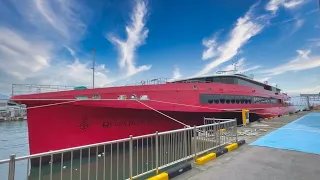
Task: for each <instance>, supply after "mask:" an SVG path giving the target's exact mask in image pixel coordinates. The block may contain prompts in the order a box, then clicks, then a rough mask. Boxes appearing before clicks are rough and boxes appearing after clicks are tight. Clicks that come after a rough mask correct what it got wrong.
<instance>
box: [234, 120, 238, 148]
mask: <svg viewBox="0 0 320 180" xmlns="http://www.w3.org/2000/svg"><path fill="white" fill-rule="evenodd" d="M234 120H235V122H234V133H235V134H236V142H238V130H237V125H238V122H237V118H234Z"/></svg>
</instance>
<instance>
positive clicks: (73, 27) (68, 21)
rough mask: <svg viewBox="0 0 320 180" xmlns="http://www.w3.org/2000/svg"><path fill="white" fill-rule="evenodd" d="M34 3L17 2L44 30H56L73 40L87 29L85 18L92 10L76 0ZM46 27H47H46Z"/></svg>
mask: <svg viewBox="0 0 320 180" xmlns="http://www.w3.org/2000/svg"><path fill="white" fill-rule="evenodd" d="M32 2H33V4H30V3H28V4H27V3H26V4H24V3H21V2H20V1H19V2H17V3H16V4H15V5H16V6H17V7H18V9H19V10H20V12H21V13H23V15H24V16H27V17H28V19H29V21H30V22H31V23H33V24H34V25H36V26H37V27H40V28H41V29H43V30H46V31H49V32H53V31H52V30H55V31H56V32H53V33H57V34H59V35H60V36H61V37H62V38H64V39H66V40H67V41H72V40H75V39H79V38H81V37H82V35H83V34H84V32H85V31H86V25H85V22H84V21H85V19H86V17H90V15H89V14H90V13H89V12H90V10H89V9H88V8H87V7H86V6H83V5H82V4H81V2H79V1H74V0H65V1H62V0H58V1H54V0H32ZM45 27H46V28H45Z"/></svg>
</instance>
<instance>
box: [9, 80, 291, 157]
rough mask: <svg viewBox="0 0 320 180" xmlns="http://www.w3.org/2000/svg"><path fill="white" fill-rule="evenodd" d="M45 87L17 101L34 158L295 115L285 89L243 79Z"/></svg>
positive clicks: (16, 97)
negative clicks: (245, 116)
mask: <svg viewBox="0 0 320 180" xmlns="http://www.w3.org/2000/svg"><path fill="white" fill-rule="evenodd" d="M17 87H18V85H15V86H14V88H15V89H13V93H14V91H17V89H16V88H17ZM40 87H42V89H43V88H51V87H45V86H37V89H38V90H39V92H38V93H34V94H24V95H14V96H12V97H11V100H13V101H15V102H18V103H22V104H26V105H27V107H28V109H27V115H28V132H29V147H30V154H35V153H41V152H46V151H50V150H58V149H63V148H70V147H75V146H81V145H87V144H92V143H99V142H105V141H110V140H115V139H120V138H127V137H129V136H130V135H133V136H137V135H143V134H150V133H154V132H156V131H167V130H172V129H177V128H182V127H183V126H184V125H190V126H193V125H201V124H203V118H204V117H216V118H237V120H238V123H241V121H242V120H241V110H242V109H248V110H249V111H250V121H251V120H256V119H258V118H266V117H274V116H279V115H282V114H288V113H290V112H294V111H295V108H294V107H293V106H291V105H290V104H289V103H288V100H290V97H289V96H288V95H287V94H284V93H281V92H280V89H279V88H277V87H273V86H271V85H268V84H266V83H261V82H258V81H255V80H253V79H252V78H249V77H248V76H245V75H243V74H233V75H215V76H206V77H195V78H189V79H181V80H177V81H173V82H163V81H162V80H161V79H154V80H151V81H148V82H141V84H139V85H129V86H120V87H106V88H95V89H86V88H82V89H81V88H80V89H79V88H78V89H77V88H76V89H75V90H67V91H59V92H45V93H41V92H40V90H41V89H40ZM29 88H31V85H30V86H29Z"/></svg>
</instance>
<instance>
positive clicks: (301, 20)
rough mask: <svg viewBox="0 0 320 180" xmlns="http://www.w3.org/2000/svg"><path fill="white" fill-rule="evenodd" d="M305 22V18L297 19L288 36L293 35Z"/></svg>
mask: <svg viewBox="0 0 320 180" xmlns="http://www.w3.org/2000/svg"><path fill="white" fill-rule="evenodd" d="M303 24H304V19H296V21H295V23H294V25H293V28H291V32H290V33H288V36H291V35H293V34H294V33H295V32H297V31H298V30H299V29H300V28H301V27H302V26H303Z"/></svg>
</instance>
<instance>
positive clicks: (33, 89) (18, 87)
mask: <svg viewBox="0 0 320 180" xmlns="http://www.w3.org/2000/svg"><path fill="white" fill-rule="evenodd" d="M167 83H211V81H201V80H181V81H179V80H175V79H172V78H156V79H150V80H142V81H138V82H134V83H128V84H125V85H124V84H118V85H116V84H112V85H109V86H106V87H118V86H141V85H158V84H167ZM75 88H77V86H63V85H36V84H12V92H11V95H12V96H14V95H24V94H40V93H47V92H59V91H69V90H74V89H75ZM86 88H87V89H90V88H92V87H89V86H86Z"/></svg>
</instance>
